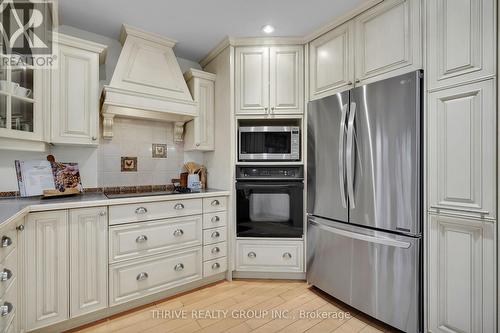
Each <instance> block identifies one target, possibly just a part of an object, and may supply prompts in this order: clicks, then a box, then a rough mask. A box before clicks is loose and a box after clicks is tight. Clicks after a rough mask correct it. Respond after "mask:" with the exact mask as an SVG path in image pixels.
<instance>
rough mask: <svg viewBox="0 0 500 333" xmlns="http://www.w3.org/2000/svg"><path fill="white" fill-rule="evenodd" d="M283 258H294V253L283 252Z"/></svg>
mask: <svg viewBox="0 0 500 333" xmlns="http://www.w3.org/2000/svg"><path fill="white" fill-rule="evenodd" d="M283 259H286V260H288V259H292V254H291V253H290V252H285V253H283Z"/></svg>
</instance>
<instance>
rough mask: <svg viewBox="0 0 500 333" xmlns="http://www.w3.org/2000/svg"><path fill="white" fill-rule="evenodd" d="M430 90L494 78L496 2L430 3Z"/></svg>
mask: <svg viewBox="0 0 500 333" xmlns="http://www.w3.org/2000/svg"><path fill="white" fill-rule="evenodd" d="M427 4H428V5H427V7H428V10H427V14H428V34H427V35H428V43H427V47H428V65H427V66H428V72H427V73H428V77H429V81H428V82H429V89H435V88H442V87H445V86H450V85H454V84H460V83H463V82H467V81H471V80H475V79H480V78H485V77H491V76H493V75H495V48H496V40H495V30H496V26H495V10H494V8H495V0H451V1H450V0H430V1H428V2H427Z"/></svg>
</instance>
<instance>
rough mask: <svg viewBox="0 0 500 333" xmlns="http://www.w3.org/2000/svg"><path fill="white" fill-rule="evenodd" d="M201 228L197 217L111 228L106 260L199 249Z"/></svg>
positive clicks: (199, 216) (199, 219) (200, 217)
mask: <svg viewBox="0 0 500 333" xmlns="http://www.w3.org/2000/svg"><path fill="white" fill-rule="evenodd" d="M201 228H202V216H201V215H195V216H187V217H180V218H174V219H168V220H158V221H151V222H141V223H132V224H124V225H119V226H115V227H111V228H109V244H110V246H109V259H110V260H111V261H120V260H124V259H132V258H137V257H140V256H145V255H151V254H156V253H160V252H165V251H170V250H174V249H180V248H186V247H192V246H197V245H201V242H202V235H201Z"/></svg>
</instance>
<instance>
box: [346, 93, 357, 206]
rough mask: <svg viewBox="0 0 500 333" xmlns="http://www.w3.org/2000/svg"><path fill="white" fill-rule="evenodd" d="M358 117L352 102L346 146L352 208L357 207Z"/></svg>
mask: <svg viewBox="0 0 500 333" xmlns="http://www.w3.org/2000/svg"><path fill="white" fill-rule="evenodd" d="M355 117H356V103H354V102H352V103H351V111H350V112H349V121H348V123H347V148H346V166H347V192H348V194H349V204H350V207H351V209H353V208H355V207H356V203H355V202H354V162H353V158H354V156H353V155H354V120H355Z"/></svg>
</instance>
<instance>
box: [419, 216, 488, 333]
mask: <svg viewBox="0 0 500 333" xmlns="http://www.w3.org/2000/svg"><path fill="white" fill-rule="evenodd" d="M429 221H430V239H429V271H428V281H429V303H428V304H429V317H428V318H429V331H430V332H433V333H439V332H443V333H445V332H446V333H450V332H471V333H481V332H484V333H487V332H496V330H495V325H496V324H495V322H496V313H495V308H496V306H495V303H496V287H495V284H496V279H495V272H496V260H495V252H496V249H495V242H496V237H495V228H494V223H493V222H489V221H480V220H464V219H460V218H454V217H448V216H440V215H430V216H429Z"/></svg>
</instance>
